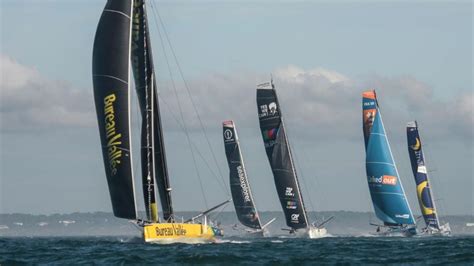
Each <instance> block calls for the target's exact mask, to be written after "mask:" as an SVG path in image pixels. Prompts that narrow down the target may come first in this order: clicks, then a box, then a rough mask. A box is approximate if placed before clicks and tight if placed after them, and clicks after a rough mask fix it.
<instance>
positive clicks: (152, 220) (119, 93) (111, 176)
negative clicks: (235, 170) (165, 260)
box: [92, 0, 228, 242]
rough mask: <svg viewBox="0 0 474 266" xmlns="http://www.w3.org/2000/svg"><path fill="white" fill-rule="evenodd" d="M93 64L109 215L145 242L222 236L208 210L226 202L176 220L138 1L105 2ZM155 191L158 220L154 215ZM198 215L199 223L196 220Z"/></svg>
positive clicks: (142, 10) (146, 34)
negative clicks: (135, 153) (137, 164)
mask: <svg viewBox="0 0 474 266" xmlns="http://www.w3.org/2000/svg"><path fill="white" fill-rule="evenodd" d="M92 64H93V67H92V73H93V83H94V98H95V105H96V111H97V118H98V121H99V131H100V139H101V143H102V152H103V158H104V164H105V172H106V176H107V182H108V186H109V192H110V197H111V201H112V207H113V212H114V215H115V216H116V217H119V218H125V219H130V220H133V221H135V222H136V224H138V225H139V227H140V228H141V229H142V230H143V238H144V240H145V241H146V242H154V241H157V242H203V241H213V240H214V239H215V237H216V236H218V235H221V230H220V229H219V228H217V227H215V226H211V224H210V223H209V222H208V219H207V214H208V212H209V211H210V210H214V209H215V208H217V207H220V206H221V205H223V204H225V203H226V202H224V203H222V204H219V205H217V206H216V207H214V208H211V209H210V210H209V211H206V212H203V213H202V214H200V215H198V216H197V217H193V218H192V219H190V220H188V221H186V222H177V221H176V220H175V216H174V212H173V207H172V202H171V186H170V182H169V177H168V170H167V164H166V156H165V147H164V142H163V130H162V126H161V118H160V110H159V103H158V97H157V88H156V80H155V73H154V66H153V60H152V53H151V44H150V36H149V29H148V21H147V16H146V9H145V3H144V1H143V0H134V1H133V0H108V1H107V4H106V6H105V8H104V11H103V13H102V16H101V18H100V21H99V24H98V27H97V32H96V36H95V41H94V50H93V63H92ZM131 69H132V70H133V75H134V78H135V87H136V91H137V97H138V99H139V105H140V109H141V116H142V129H141V156H140V157H141V158H140V159H141V166H142V167H141V169H142V183H143V195H144V201H145V210H146V219H144V220H141V219H138V215H137V206H136V199H135V192H134V189H135V187H134V177H133V176H134V175H133V160H132V145H131V115H130V109H131V102H130V93H131V90H130V85H131V84H130V82H131V81H130V70H131ZM156 189H157V190H158V194H159V199H160V202H161V207H162V214H163V217H162V219H160V218H159V216H158V206H157V201H156V198H155V193H156V192H155V190H156ZM227 202H228V201H227ZM198 218H200V219H199V221H200V223H195V222H194V221H195V220H197V219H198Z"/></svg>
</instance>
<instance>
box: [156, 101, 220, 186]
mask: <svg viewBox="0 0 474 266" xmlns="http://www.w3.org/2000/svg"><path fill="white" fill-rule="evenodd" d="M158 98H159V99H160V102H162V103H164V105H165V107H166V108H167V109H168V110H169V111H170V112H169V113H170V114H171V117H173V119H174V120H175V122H176V123H177V124H178V126H179V127H180V129H181V130H184V127H183V125H182V124H181V123H180V122H179V120H178V118H177V117H176V116H175V115H174V114H173V112H171V110H172V109H171V106H170V105H169V104H168V102H167V101H166V100H165V99H164V98H162V97H161V96H160V95H158ZM191 144H192V145H193V147H194V149H195V150H196V152H197V154H198V155H199V157H201V159H202V160H203V162H204V163H205V164H206V166H207V168H208V169H209V171H210V172H211V173H212V175H213V176H214V177H215V178H216V180H217V181H220V180H219V179H218V177H217V174H216V173H215V172H214V171H213V170H212V168H211V166H210V165H209V163H208V162H207V160H206V159H205V157H204V155H202V153H201V152H200V151H199V149H198V147H197V145H196V144H195V143H194V142H193V141H191ZM218 184H219V185H220V186H221V187H222V188H225V187H226V186H225V184H222V183H221V182H218Z"/></svg>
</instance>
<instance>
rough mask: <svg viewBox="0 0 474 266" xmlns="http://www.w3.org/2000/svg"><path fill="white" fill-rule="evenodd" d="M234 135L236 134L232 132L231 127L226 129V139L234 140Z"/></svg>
mask: <svg viewBox="0 0 474 266" xmlns="http://www.w3.org/2000/svg"><path fill="white" fill-rule="evenodd" d="M233 136H234V134H232V130H230V129H226V130H225V131H224V139H225V140H227V141H229V140H232V137H233Z"/></svg>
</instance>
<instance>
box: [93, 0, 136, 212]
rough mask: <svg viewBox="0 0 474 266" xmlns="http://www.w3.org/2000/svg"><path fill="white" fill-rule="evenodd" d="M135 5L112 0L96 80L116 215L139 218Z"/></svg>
mask: <svg viewBox="0 0 474 266" xmlns="http://www.w3.org/2000/svg"><path fill="white" fill-rule="evenodd" d="M132 4H133V3H132V1H131V0H121V1H112V0H109V1H108V2H107V4H106V6H105V8H104V11H103V13H102V16H101V18H100V21H99V25H98V26H97V32H96V35H95V41H94V49H93V59H92V76H93V83H94V100H95V106H96V111H97V119H98V122H99V132H100V140H101V143H102V154H103V158H104V164H105V172H106V176H107V183H108V186H109V192H110V197H111V200H112V208H113V212H114V215H115V216H117V217H120V218H127V219H135V218H136V217H137V213H136V204H135V194H134V185H133V171H132V153H131V152H130V151H131V144H130V135H131V133H130V84H129V82H130V80H129V70H130V64H129V62H130V48H131V47H130V38H131V25H132V22H131V17H132Z"/></svg>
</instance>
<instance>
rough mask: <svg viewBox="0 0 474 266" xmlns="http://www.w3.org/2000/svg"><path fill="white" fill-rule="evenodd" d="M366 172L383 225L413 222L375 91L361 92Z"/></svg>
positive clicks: (377, 212) (375, 206) (375, 207)
mask: <svg viewBox="0 0 474 266" xmlns="http://www.w3.org/2000/svg"><path fill="white" fill-rule="evenodd" d="M362 109H363V112H362V113H363V119H362V122H363V124H362V126H363V131H364V140H365V147H366V164H365V165H366V172H367V181H368V183H369V189H370V195H371V197H372V203H373V204H374V209H375V214H376V215H377V217H378V218H379V219H380V220H382V221H383V222H384V223H385V224H386V225H398V224H414V223H415V221H414V219H413V214H412V212H411V209H410V206H409V204H408V201H407V199H406V195H405V192H404V190H403V186H402V182H401V180H400V178H399V175H398V170H397V168H396V165H395V162H394V160H393V156H392V152H391V150H390V145H389V143H388V139H387V136H386V132H385V128H384V126H383V122H382V116H381V114H380V110H379V106H378V103H377V98H376V95H375V91H366V92H364V93H363V94H362Z"/></svg>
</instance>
